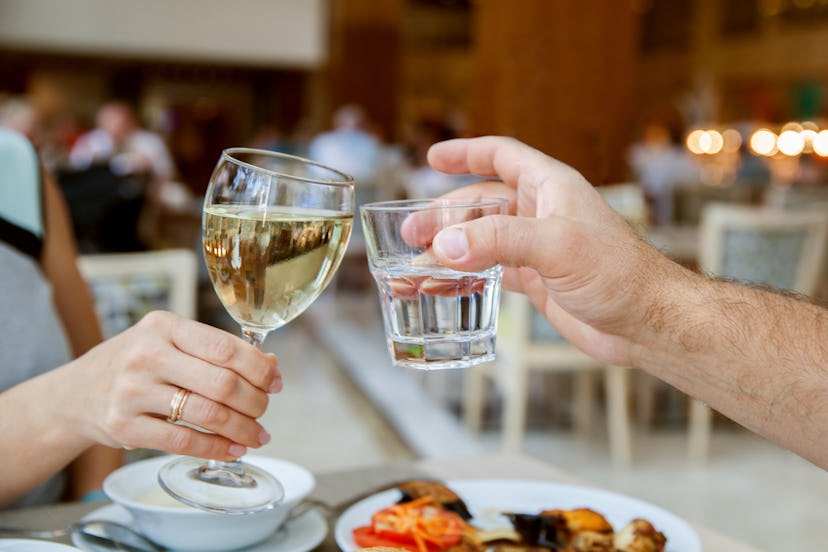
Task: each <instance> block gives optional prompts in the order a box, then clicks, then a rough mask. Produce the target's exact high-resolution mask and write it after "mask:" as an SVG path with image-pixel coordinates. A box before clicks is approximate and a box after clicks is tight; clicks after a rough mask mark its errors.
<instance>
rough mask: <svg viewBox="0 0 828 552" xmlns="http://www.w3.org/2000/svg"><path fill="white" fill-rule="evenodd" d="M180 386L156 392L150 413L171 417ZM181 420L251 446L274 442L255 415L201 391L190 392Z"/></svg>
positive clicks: (184, 403) (179, 417) (181, 410)
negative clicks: (236, 408)
mask: <svg viewBox="0 0 828 552" xmlns="http://www.w3.org/2000/svg"><path fill="white" fill-rule="evenodd" d="M178 390H179V388H178V387H173V386H169V385H165V386H163V391H162V392H159V393H156V394H154V396H153V399H152V403H153V404H152V405H151V406H150V407H149V408H147V409H146V410H147V412H156V413H158V417H159V418H163V419H169V418H170V417H171V416H172V415H173V412H172V410H173V407H174V399H175V394H176V392H178ZM176 417H177V419H178V420H179V421H183V422H186V423H188V424H190V425H194V426H198V427H200V428H202V429H206V430H208V431H212V432H213V433H217V434H219V435H223V436H225V437H228V438H232V440H233V441H235V442H237V443H241V444H243V445H245V446H249V447H260V446H262V445H264V444H266V443H268V442H269V441H270V435H269V434H268V433H267V431H266V430H265V429H264V427H262V425H261V424H259V423H258V422H257V421H256V420H255V419H254V418H251V417H249V416H245V415H244V414H241V413H239V412H238V411H236V410H234V409H232V408H230V407H228V406H226V405H224V404H222V403H220V402H217V401H214V400H211V399H208V398H207V397H204V396H202V395H200V394H198V393H195V392H190V393H189V395H186V399H185V401H184V402H183V404H181V406H180V407H179V412H178V413H177V416H176Z"/></svg>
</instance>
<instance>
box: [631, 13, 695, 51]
mask: <svg viewBox="0 0 828 552" xmlns="http://www.w3.org/2000/svg"><path fill="white" fill-rule="evenodd" d="M642 4H643V5H642V6H641V9H642V12H643V18H642V21H641V50H642V51H643V52H645V53H656V52H660V51H680V50H687V49H689V48H690V43H691V40H692V25H693V21H694V14H695V11H696V2H695V1H694V0H648V1H646V2H643V3H642Z"/></svg>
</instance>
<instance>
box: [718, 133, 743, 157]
mask: <svg viewBox="0 0 828 552" xmlns="http://www.w3.org/2000/svg"><path fill="white" fill-rule="evenodd" d="M722 140H723V141H724V144H723V149H724V151H726V152H728V153H734V152H737V151H739V148H740V147H742V135H741V134H740V133H739V131H738V130H736V129H735V128H728V129H727V130H725V131H724V132H722Z"/></svg>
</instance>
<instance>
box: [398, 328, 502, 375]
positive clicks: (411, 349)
mask: <svg viewBox="0 0 828 552" xmlns="http://www.w3.org/2000/svg"><path fill="white" fill-rule="evenodd" d="M464 337H465V336H464ZM388 347H389V349H390V350H391V354H392V355H393V360H394V365H395V366H400V367H403V368H415V369H418V370H445V369H449V368H469V367H471V366H477V365H478V364H483V363H484V362H491V361H493V360H494V358H495V354H494V349H495V336H494V335H485V334H484V335H482V336H478V337H477V338H474V339H467V338H459V339H458V338H457V337H449V338H446V339H435V338H428V339H416V338H415V339H410V338H406V339H389V340H388Z"/></svg>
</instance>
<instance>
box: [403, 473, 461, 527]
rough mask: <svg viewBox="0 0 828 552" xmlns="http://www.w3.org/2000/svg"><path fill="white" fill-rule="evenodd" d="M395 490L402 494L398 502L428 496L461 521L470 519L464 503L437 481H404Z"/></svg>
mask: <svg viewBox="0 0 828 552" xmlns="http://www.w3.org/2000/svg"><path fill="white" fill-rule="evenodd" d="M397 488H398V489H399V490H400V492H401V493H402V498H401V499H400V502H409V501H411V500H416V499H418V498H421V497H424V496H430V497H431V498H433V499H434V500H436V501H437V502H439V503H440V506H442V507H443V508H444V509H445V510H448V511H449V512H454V513H455V514H457V515H459V516H460V517H461V518H463V520H465V521H469V520H470V519H471V518H472V515H471V513H469V509H468V507H467V506H466V503H465V502H463V500H462V499H461V498H460V497H459V496H457V494H455V492H454V491H452V490H451V489H449V488H448V487H446V486H445V485H444V484H443V483H440V482H439V481H428V480H414V481H405V482H403V483H400V484H398V485H397Z"/></svg>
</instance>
